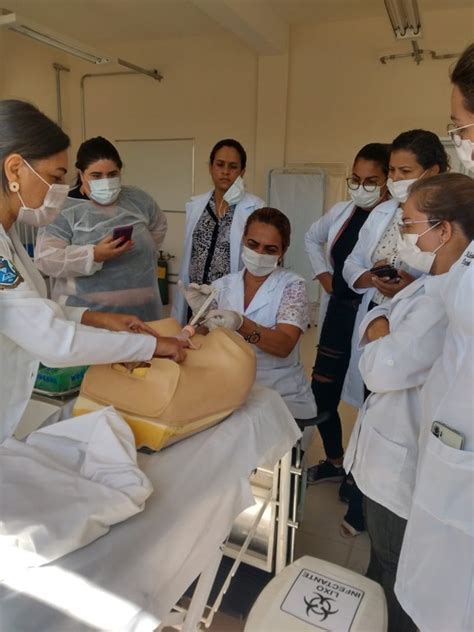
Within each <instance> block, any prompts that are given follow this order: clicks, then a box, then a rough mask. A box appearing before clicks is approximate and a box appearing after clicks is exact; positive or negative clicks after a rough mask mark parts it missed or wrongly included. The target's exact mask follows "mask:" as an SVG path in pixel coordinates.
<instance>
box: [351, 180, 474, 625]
mask: <svg viewBox="0 0 474 632" xmlns="http://www.w3.org/2000/svg"><path fill="white" fill-rule="evenodd" d="M473 238H474V181H473V180H472V179H471V178H469V177H467V176H465V175H461V174H443V175H439V176H433V177H432V178H426V179H425V178H423V179H421V180H419V181H418V182H416V183H415V184H413V185H412V187H411V189H410V194H409V198H408V200H407V202H406V204H405V205H404V209H403V214H402V218H401V221H400V241H399V257H400V259H401V260H402V261H405V262H406V263H407V264H409V265H410V266H411V267H412V268H414V269H418V270H419V271H420V272H421V273H423V275H422V276H421V277H419V278H418V279H417V280H415V281H414V282H413V283H411V284H410V285H409V286H407V287H406V288H405V289H404V290H402V291H401V292H399V293H397V295H396V296H395V297H394V298H393V299H392V301H391V302H390V303H388V304H383V305H381V306H379V307H376V308H374V309H372V310H371V311H370V312H369V313H368V314H367V316H366V317H365V319H364V320H363V322H362V324H361V327H360V332H359V335H360V344H361V345H362V347H363V348H364V351H363V354H362V357H361V361H360V365H359V366H360V370H361V373H362V377H363V378H364V381H365V383H366V384H367V387H368V388H369V390H370V391H371V394H370V395H369V397H368V398H367V400H366V402H365V404H364V406H363V408H362V409H361V411H360V413H359V416H358V419H357V422H356V425H355V426H354V429H353V432H352V435H351V439H350V442H349V445H348V448H347V452H346V456H345V459H344V468H345V469H346V471H347V472H352V475H353V477H354V479H355V481H356V483H357V486H358V487H359V488H360V490H361V491H362V492H363V494H364V496H365V499H364V503H365V507H364V514H365V519H366V527H367V531H368V533H369V537H370V542H371V552H370V564H369V568H368V570H367V576H368V577H370V578H371V579H373V580H375V581H378V582H379V583H380V584H382V586H383V588H384V591H385V595H386V597H387V604H388V614H389V625H388V630H389V631H390V632H404V631H407V632H408V631H412V630H413V632H415V630H416V629H417V626H416V625H415V624H414V623H413V621H411V619H410V618H409V617H408V616H407V615H406V614H405V612H404V611H403V610H402V608H401V607H400V604H399V603H398V601H397V599H396V597H395V594H394V590H393V588H394V583H395V576H396V569H397V564H398V558H399V555H400V550H401V545H402V540H403V535H404V531H405V527H406V524H407V519H408V516H409V512H410V507H411V502H412V497H413V490H414V487H415V478H416V476H415V473H416V466H417V459H418V441H419V436H420V431H421V424H420V422H421V418H422V407H421V398H420V389H421V387H422V386H423V384H424V383H425V381H426V379H427V376H428V374H429V371H430V369H431V368H432V366H433V363H434V362H435V361H436V360H437V358H438V357H439V356H440V354H441V351H442V348H443V343H444V339H445V335H446V327H447V323H448V319H447V316H446V312H445V310H444V309H443V308H442V307H441V305H440V302H439V298H438V297H439V295H440V294H442V293H443V292H444V291H445V289H446V280H447V277H448V275H447V274H446V273H447V272H449V270H450V269H451V267H452V266H454V264H456V263H457V262H458V260H459V259H460V257H461V256H462V255H463V253H464V252H465V250H466V248H467V246H468V245H469V243H470V242H471V240H472V239H473ZM471 300H472V297H471ZM452 369H453V370H454V367H452ZM471 387H472V385H471ZM471 415H472V412H471ZM471 419H472V416H471ZM431 484H433V485H435V486H437V485H438V481H437V480H436V478H433V479H432V481H431ZM420 546H423V545H422V544H421V543H420ZM425 555H426V556H427V557H428V558H429V557H430V556H431V551H430V550H425ZM415 574H416V573H415ZM433 598H434V599H436V597H434V595H433Z"/></svg>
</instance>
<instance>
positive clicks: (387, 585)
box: [364, 497, 417, 632]
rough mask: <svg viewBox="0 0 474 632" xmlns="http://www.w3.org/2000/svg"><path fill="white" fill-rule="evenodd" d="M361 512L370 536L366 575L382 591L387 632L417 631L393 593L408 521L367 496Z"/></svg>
mask: <svg viewBox="0 0 474 632" xmlns="http://www.w3.org/2000/svg"><path fill="white" fill-rule="evenodd" d="M364 513H365V524H366V527H367V531H368V533H369V537H370V562H369V567H368V569H367V572H366V576H367V577H368V578H369V579H373V580H374V581H376V582H378V583H379V584H380V585H381V586H382V588H383V590H384V593H385V597H386V599H387V609H388V632H416V630H417V627H416V625H415V624H414V623H413V621H412V620H411V619H410V617H409V616H408V615H407V613H406V612H405V611H404V610H403V609H402V607H401V605H400V604H399V602H398V599H397V598H396V596H395V592H394V590H393V588H394V586H395V578H396V575H397V566H398V559H399V557H400V550H401V548H402V542H403V535H404V533H405V528H406V525H407V521H406V520H404V519H403V518H400V516H397V515H396V514H394V513H393V512H392V511H390V510H389V509H387V508H386V507H383V506H382V505H379V504H378V503H376V502H374V501H373V500H371V499H370V498H367V497H364Z"/></svg>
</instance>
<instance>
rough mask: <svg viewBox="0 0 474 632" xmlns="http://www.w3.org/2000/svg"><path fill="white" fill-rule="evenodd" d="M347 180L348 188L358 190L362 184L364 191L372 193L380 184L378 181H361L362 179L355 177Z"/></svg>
mask: <svg viewBox="0 0 474 632" xmlns="http://www.w3.org/2000/svg"><path fill="white" fill-rule="evenodd" d="M346 182H347V186H348V188H349V189H351V190H352V191H357V189H358V188H359V187H360V186H361V185H362V188H363V189H364V191H367V193H372V192H373V191H375V189H376V188H377V187H378V186H380V185H379V184H377V183H376V182H370V181H369V182H366V181H365V180H364V182H361V181H360V180H358V179H357V180H356V179H355V178H346Z"/></svg>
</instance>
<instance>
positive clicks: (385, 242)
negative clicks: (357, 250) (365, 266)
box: [372, 209, 401, 305]
mask: <svg viewBox="0 0 474 632" xmlns="http://www.w3.org/2000/svg"><path fill="white" fill-rule="evenodd" d="M400 216H401V210H400V209H398V210H397V211H396V212H395V215H394V216H393V218H392V221H391V222H390V223H389V225H388V226H387V228H386V229H385V232H384V234H383V235H382V237H381V238H380V241H379V243H378V244H377V247H376V248H375V250H374V254H373V255H372V264H373V265H375V264H376V263H377V262H378V261H382V260H383V259H386V261H387V263H388V264H389V265H394V264H395V262H396V259H397V255H398V235H399V232H400V231H399V228H398V222H399V220H400ZM387 300H389V299H388V297H387V296H384V295H383V294H382V292H379V291H378V290H377V291H376V292H375V294H374V297H373V298H372V301H373V302H374V303H376V304H377V305H380V304H381V303H383V302H385V301H387Z"/></svg>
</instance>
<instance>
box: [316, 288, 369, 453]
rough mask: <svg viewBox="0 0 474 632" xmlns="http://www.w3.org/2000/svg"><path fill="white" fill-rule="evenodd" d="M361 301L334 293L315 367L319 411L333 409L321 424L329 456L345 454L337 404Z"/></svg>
mask: <svg viewBox="0 0 474 632" xmlns="http://www.w3.org/2000/svg"><path fill="white" fill-rule="evenodd" d="M359 304H360V300H359V299H354V300H351V299H349V300H341V299H337V298H334V296H331V298H330V299H329V304H328V309H327V312H326V317H325V319H324V322H323V326H322V329H321V336H320V338H319V346H318V352H317V355H316V360H315V363H314V368H313V378H312V381H311V388H312V391H313V394H314V398H315V400H316V405H317V407H318V413H322V412H329V413H330V418H329V419H328V421H325V422H324V423H322V424H320V425H319V426H318V430H319V432H320V434H321V438H322V440H323V445H324V450H325V452H326V456H327V457H328V458H330V459H339V458H341V457H342V456H343V454H344V448H343V447H342V427H341V419H340V417H339V413H338V412H337V408H338V406H339V402H340V401H341V393H342V387H343V385H344V379H345V377H346V373H347V369H348V367H349V360H350V358H351V341H352V332H353V330H354V324H355V319H356V315H357V310H358V308H359ZM316 376H319V377H320V378H322V381H321V379H317V377H316Z"/></svg>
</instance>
